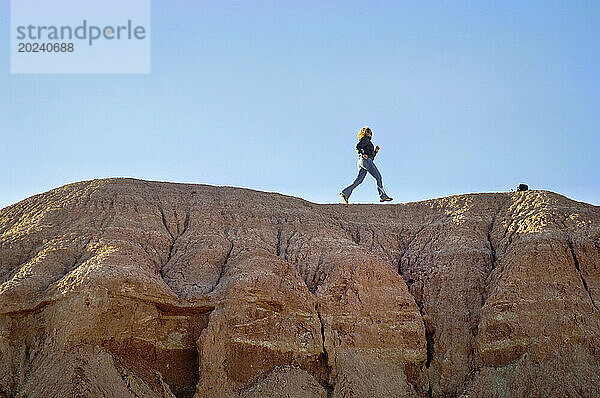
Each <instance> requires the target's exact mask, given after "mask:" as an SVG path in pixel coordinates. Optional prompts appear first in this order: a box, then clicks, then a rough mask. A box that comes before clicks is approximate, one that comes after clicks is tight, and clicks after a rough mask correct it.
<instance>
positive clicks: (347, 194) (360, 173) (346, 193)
mask: <svg viewBox="0 0 600 398" xmlns="http://www.w3.org/2000/svg"><path fill="white" fill-rule="evenodd" d="M366 175H367V170H365V169H363V168H362V167H360V166H359V167H358V175H357V176H356V178H355V179H354V182H353V183H352V184H350V185H349V186H347V187H346V188H344V190H343V191H342V193H343V194H344V196H345V197H346V199H348V198H349V197H350V195H352V191H353V190H354V188H356V187H357V186H359V185H360V183H361V182H363V180H364V179H365V176H366Z"/></svg>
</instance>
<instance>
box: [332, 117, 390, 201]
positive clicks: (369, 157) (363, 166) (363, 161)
mask: <svg viewBox="0 0 600 398" xmlns="http://www.w3.org/2000/svg"><path fill="white" fill-rule="evenodd" d="M372 136H373V132H372V131H371V129H370V128H369V127H363V128H362V129H360V132H359V133H358V144H356V152H358V175H357V176H356V179H355V180H354V182H353V183H352V184H350V185H349V186H348V187H346V188H344V190H343V191H342V192H341V193H340V196H341V197H342V200H343V201H344V203H346V204H348V199H350V195H352V191H353V190H354V188H356V187H357V186H359V185H360V183H361V182H363V180H364V179H365V176H366V175H367V172H369V174H371V175H372V176H373V178H375V181H377V192H379V201H380V202H389V201H390V200H393V199H392V198H390V197H389V196H388V195H387V194H386V193H385V191H384V190H383V181H382V180H381V173H380V172H379V170H378V169H377V166H375V162H374V160H375V155H377V152H379V146H377V147H375V148H373V143H372V142H371V137H372Z"/></svg>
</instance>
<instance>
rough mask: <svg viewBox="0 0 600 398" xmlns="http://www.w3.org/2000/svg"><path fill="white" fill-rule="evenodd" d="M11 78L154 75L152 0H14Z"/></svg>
mask: <svg viewBox="0 0 600 398" xmlns="http://www.w3.org/2000/svg"><path fill="white" fill-rule="evenodd" d="M10 12H11V20H10V23H11V27H10V42H11V49H10V51H11V57H10V60H11V63H10V68H11V73H150V60H151V58H150V0H11V9H10Z"/></svg>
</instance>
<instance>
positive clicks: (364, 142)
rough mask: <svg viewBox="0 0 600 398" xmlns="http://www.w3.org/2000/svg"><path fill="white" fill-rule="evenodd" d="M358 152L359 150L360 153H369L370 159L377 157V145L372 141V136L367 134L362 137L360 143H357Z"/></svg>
mask: <svg viewBox="0 0 600 398" xmlns="http://www.w3.org/2000/svg"><path fill="white" fill-rule="evenodd" d="M356 152H358V154H359V155H367V156H368V157H369V158H370V159H375V155H376V153H375V147H374V146H373V143H372V142H371V137H369V136H368V135H365V136H364V137H363V138H361V139H360V141H358V144H356Z"/></svg>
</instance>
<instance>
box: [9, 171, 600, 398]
mask: <svg viewBox="0 0 600 398" xmlns="http://www.w3.org/2000/svg"><path fill="white" fill-rule="evenodd" d="M599 306H600V207H597V206H592V205H589V204H585V203H580V202H575V201H573V200H570V199H567V198H565V197H563V196H560V195H557V194H555V193H552V192H546V191H526V192H514V193H490V194H470V195H458V196H452V197H447V198H441V199H434V200H428V201H424V202H417V203H407V204H394V205H350V206H345V205H318V204H313V203H310V202H307V201H304V200H301V199H297V198H293V197H288V196H283V195H280V194H275V193H265V192H257V191H252V190H247V189H239V188H228V187H213V186H205V185H195V184H173V183H163V182H151V181H141V180H133V179H103V180H93V181H83V182H78V183H74V184H70V185H66V186H63V187H60V188H57V189H54V190H52V191H49V192H46V193H43V194H39V195H35V196H33V197H30V198H28V199H26V200H23V201H21V202H19V203H16V204H14V205H12V206H9V207H6V208H4V209H2V210H0V397H31V398H35V397H43V398H52V397H61V398H63V397H124V398H129V397H132V398H133V397H193V396H194V397H231V398H233V397H235V398H249V397H267V398H268V397H290V398H296V397H297V398H300V397H302V398H306V397H308V398H311V397H323V398H327V397H335V398H337V397H465V398H466V397H468V398H476V397H597V396H600V310H599V308H598V307H599Z"/></svg>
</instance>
